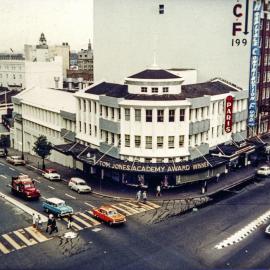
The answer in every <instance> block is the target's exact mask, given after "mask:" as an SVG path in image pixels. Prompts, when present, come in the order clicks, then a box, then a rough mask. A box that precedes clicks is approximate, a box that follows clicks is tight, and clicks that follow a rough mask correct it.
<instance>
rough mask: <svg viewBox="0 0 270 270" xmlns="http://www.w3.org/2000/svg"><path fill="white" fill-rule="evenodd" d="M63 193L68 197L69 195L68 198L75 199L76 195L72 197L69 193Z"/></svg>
mask: <svg viewBox="0 0 270 270" xmlns="http://www.w3.org/2000/svg"><path fill="white" fill-rule="evenodd" d="M65 195H66V196H68V197H70V198H72V199H74V200H76V197H73V196H71V195H69V194H67V193H65Z"/></svg>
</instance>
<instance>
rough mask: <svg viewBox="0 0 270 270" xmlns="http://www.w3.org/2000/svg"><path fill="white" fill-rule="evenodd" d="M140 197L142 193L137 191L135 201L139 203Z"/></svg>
mask: <svg viewBox="0 0 270 270" xmlns="http://www.w3.org/2000/svg"><path fill="white" fill-rule="evenodd" d="M141 196H142V192H141V190H138V192H137V194H136V201H137V202H139V201H140V200H141Z"/></svg>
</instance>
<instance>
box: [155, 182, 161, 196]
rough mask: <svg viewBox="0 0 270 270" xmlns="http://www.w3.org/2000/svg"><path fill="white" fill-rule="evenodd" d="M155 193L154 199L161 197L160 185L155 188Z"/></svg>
mask: <svg viewBox="0 0 270 270" xmlns="http://www.w3.org/2000/svg"><path fill="white" fill-rule="evenodd" d="M156 190H157V193H156V197H160V196H161V187H160V185H158V186H157V189H156Z"/></svg>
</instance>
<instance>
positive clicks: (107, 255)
mask: <svg viewBox="0 0 270 270" xmlns="http://www.w3.org/2000/svg"><path fill="white" fill-rule="evenodd" d="M0 162H1V164H2V165H0V166H1V167H0V191H1V192H3V193H6V194H8V195H10V188H9V187H7V184H8V183H9V181H10V179H9V178H10V177H11V176H12V175H16V174H17V173H18V172H24V173H26V172H27V173H28V174H29V175H31V176H32V177H33V178H35V179H36V180H38V181H39V182H38V188H39V189H40V190H41V192H42V196H44V197H51V196H56V197H60V198H63V199H65V200H66V202H67V203H68V204H70V205H71V206H72V207H74V209H75V211H78V213H77V214H76V216H77V217H80V218H82V217H83V216H82V215H81V214H84V213H86V212H85V211H86V210H89V209H91V207H90V206H89V205H86V204H85V202H87V203H89V204H91V205H93V206H98V205H100V204H103V203H111V204H115V205H116V206H118V207H119V208H120V209H122V210H123V211H126V212H127V213H129V216H128V222H127V224H125V225H124V226H117V227H113V228H111V227H109V226H107V225H105V224H102V223H101V224H100V223H99V222H98V223H96V224H94V223H93V222H92V221H90V220H88V224H90V225H91V226H89V227H87V226H86V225H85V224H82V223H80V222H79V221H78V222H77V221H76V222H77V223H76V224H78V225H80V226H81V229H78V228H74V229H75V230H76V233H78V235H77V237H75V238H74V239H66V238H64V237H62V236H63V232H65V228H66V224H65V223H64V222H63V221H59V227H60V231H61V232H60V233H59V234H56V235H54V236H53V237H52V238H50V237H49V236H48V235H46V234H45V233H42V234H43V236H36V235H34V234H33V232H31V231H30V232H29V230H28V231H26V233H28V236H29V237H32V238H34V239H36V242H37V243H36V244H33V245H31V246H27V247H25V248H21V249H16V248H14V251H12V252H9V253H7V254H1V252H0V269H33V268H34V267H35V268H36V265H38V268H39V269H77V268H80V270H83V269H90V268H91V269H118V268H121V269H217V268H219V269H240V268H241V269H251V268H253V269H254V268H260V269H263V268H269V266H270V256H269V253H270V251H269V248H268V247H269V244H270V237H267V235H265V233H264V230H265V227H266V226H267V224H268V223H269V219H268V218H266V219H264V220H263V221H262V222H261V223H260V224H259V223H258V222H259V221H258V218H259V217H261V216H262V215H264V214H265V213H267V211H269V210H270V205H269V201H270V193H269V189H270V182H269V179H264V180H262V181H257V182H255V183H253V184H250V185H248V186H246V187H245V188H243V189H241V190H235V191H232V192H228V196H226V197H223V199H222V200H220V201H215V202H214V203H212V204H210V205H207V206H206V207H203V208H199V209H198V210H197V211H193V212H190V213H186V214H184V215H175V216H172V217H170V218H167V216H166V215H164V213H167V210H166V207H167V206H164V207H159V206H158V205H157V204H152V205H151V204H149V206H148V207H149V208H148V209H144V208H141V209H139V208H137V207H136V205H135V204H134V203H131V204H128V203H127V202H121V201H112V200H111V199H109V198H99V197H95V196H93V195H86V194H84V195H81V194H79V195H78V194H77V193H75V192H72V191H70V190H69V189H68V187H67V185H66V183H63V182H59V183H58V182H50V181H48V180H46V179H44V178H43V177H41V176H39V175H37V173H35V172H33V171H29V170H28V169H27V168H25V167H16V168H15V167H13V166H9V165H7V164H6V163H5V161H3V160H1V161H0ZM14 170H15V171H14ZM5 177H6V178H5ZM49 186H51V187H53V188H54V189H52V188H50V187H49ZM66 194H68V195H71V196H74V197H76V199H73V198H71V197H69V196H67V195H66ZM16 199H17V200H18V201H21V202H23V203H25V204H27V205H28V206H30V207H31V208H33V209H36V210H37V211H40V212H41V211H42V209H41V203H40V202H35V201H24V200H21V199H19V198H16ZM154 205H156V208H155V207H154ZM174 207H178V206H177V203H174ZM0 209H1V211H0V219H1V221H2V222H1V223H2V224H1V234H2V235H3V234H7V233H8V232H11V231H14V230H18V229H19V228H27V226H29V225H31V219H30V218H29V216H27V215H26V214H24V213H23V212H21V210H19V209H17V208H16V206H14V205H10V204H7V203H6V202H5V201H3V200H0ZM163 216H166V218H162V217H163ZM269 217H270V215H269ZM84 221H86V219H84ZM256 222H257V223H258V224H257V223H256ZM250 224H251V225H250ZM255 225H256V226H255ZM30 234H31V235H30ZM9 235H10V236H11V237H12V238H14V234H12V233H10V234H9ZM42 237H44V238H42ZM237 237H238V238H237ZM14 239H15V238H14ZM16 239H17V240H18V238H16ZM228 239H229V240H228ZM233 239H234V240H233ZM235 239H238V240H240V241H239V242H238V240H237V241H236V240H235ZM41 240H42V241H41ZM1 242H2V238H0V243H1ZM4 243H5V244H6V242H4ZM20 245H23V244H22V243H20ZM0 249H1V247H0Z"/></svg>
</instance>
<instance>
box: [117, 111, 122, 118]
mask: <svg viewBox="0 0 270 270" xmlns="http://www.w3.org/2000/svg"><path fill="white" fill-rule="evenodd" d="M117 111H118V119H119V120H120V119H121V110H120V109H117Z"/></svg>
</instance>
